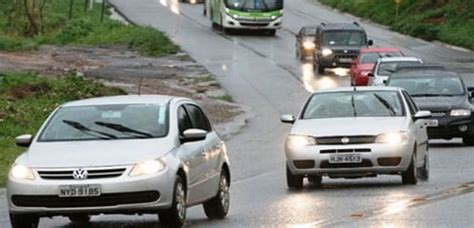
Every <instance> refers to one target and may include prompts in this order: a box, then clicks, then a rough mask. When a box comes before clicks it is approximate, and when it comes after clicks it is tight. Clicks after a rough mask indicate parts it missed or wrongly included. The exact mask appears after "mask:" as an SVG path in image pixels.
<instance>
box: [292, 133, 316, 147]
mask: <svg viewBox="0 0 474 228" xmlns="http://www.w3.org/2000/svg"><path fill="white" fill-rule="evenodd" d="M287 145H288V147H290V148H302V147H305V146H311V145H316V139H315V138H314V137H311V136H307V135H290V136H288V139H287Z"/></svg>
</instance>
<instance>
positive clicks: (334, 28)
mask: <svg viewBox="0 0 474 228" xmlns="http://www.w3.org/2000/svg"><path fill="white" fill-rule="evenodd" d="M372 44H373V41H372V40H368V39H367V33H366V32H365V30H364V28H362V27H361V26H360V25H359V24H358V23H355V22H354V23H328V24H325V23H322V24H321V25H319V26H318V31H317V33H316V39H315V51H314V54H313V55H314V56H313V66H314V69H317V70H318V72H319V73H320V74H322V73H324V70H325V69H326V68H337V67H347V68H349V67H350V66H351V63H352V61H354V60H355V59H356V58H357V56H358V55H359V51H360V49H361V48H365V47H368V46H370V45H372Z"/></svg>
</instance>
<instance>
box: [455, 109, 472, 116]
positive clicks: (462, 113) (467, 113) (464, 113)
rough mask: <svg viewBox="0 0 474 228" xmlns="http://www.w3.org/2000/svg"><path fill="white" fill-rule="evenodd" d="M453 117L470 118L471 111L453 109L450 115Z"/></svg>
mask: <svg viewBox="0 0 474 228" xmlns="http://www.w3.org/2000/svg"><path fill="white" fill-rule="evenodd" d="M450 115H451V116H470V115H471V110H469V109H453V110H451V113H450Z"/></svg>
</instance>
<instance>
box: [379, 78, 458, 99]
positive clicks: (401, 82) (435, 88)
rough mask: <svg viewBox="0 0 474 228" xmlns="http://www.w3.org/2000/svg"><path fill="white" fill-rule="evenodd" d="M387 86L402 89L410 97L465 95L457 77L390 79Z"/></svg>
mask: <svg viewBox="0 0 474 228" xmlns="http://www.w3.org/2000/svg"><path fill="white" fill-rule="evenodd" d="M388 85H389V86H395V87H401V88H404V89H405V90H407V91H408V93H409V94H410V95H411V96H462V95H464V94H465V92H464V86H463V83H462V82H461V79H460V78H459V77H442V76H428V75H422V76H420V77H403V76H400V77H396V78H392V79H390V81H389V83H388Z"/></svg>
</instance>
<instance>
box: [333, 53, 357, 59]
mask: <svg viewBox="0 0 474 228" xmlns="http://www.w3.org/2000/svg"><path fill="white" fill-rule="evenodd" d="M336 58H337V59H355V58H357V55H349V54H346V55H341V54H336Z"/></svg>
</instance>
